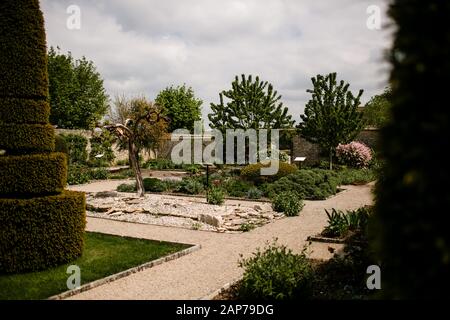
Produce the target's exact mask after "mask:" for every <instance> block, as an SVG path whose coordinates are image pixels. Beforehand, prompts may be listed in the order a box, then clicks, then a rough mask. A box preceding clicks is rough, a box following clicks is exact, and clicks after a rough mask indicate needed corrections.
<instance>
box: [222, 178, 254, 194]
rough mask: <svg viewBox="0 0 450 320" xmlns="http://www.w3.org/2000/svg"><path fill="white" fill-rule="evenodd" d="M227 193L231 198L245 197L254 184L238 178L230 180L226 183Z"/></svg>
mask: <svg viewBox="0 0 450 320" xmlns="http://www.w3.org/2000/svg"><path fill="white" fill-rule="evenodd" d="M224 187H225V191H226V192H227V194H228V195H229V196H231V197H244V196H245V195H246V194H247V192H248V190H249V189H250V188H251V187H252V184H251V183H249V182H247V181H243V180H241V179H238V178H229V179H227V180H226V181H225V183H224Z"/></svg>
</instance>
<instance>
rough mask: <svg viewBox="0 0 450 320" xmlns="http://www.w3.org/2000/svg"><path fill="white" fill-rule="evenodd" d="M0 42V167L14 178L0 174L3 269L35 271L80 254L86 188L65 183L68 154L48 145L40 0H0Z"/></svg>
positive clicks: (50, 141)
mask: <svg viewBox="0 0 450 320" xmlns="http://www.w3.org/2000/svg"><path fill="white" fill-rule="evenodd" d="M0 46H1V49H0V75H1V76H0V109H1V111H0V115H1V117H0V118H1V120H0V149H4V150H6V156H2V157H1V162H0V172H1V173H2V178H1V179H2V180H3V181H7V182H8V183H10V184H11V185H13V184H15V186H10V187H6V186H5V185H4V184H3V181H2V184H1V187H0V273H4V272H8V273H11V272H26V271H36V270H41V269H45V268H49V267H53V266H56V265H58V264H62V263H67V262H70V261H71V260H74V259H76V258H78V257H79V256H81V254H82V251H83V235H84V228H85V225H86V215H85V195H84V193H79V192H71V191H62V187H63V186H64V185H65V180H66V170H67V163H66V158H65V156H64V155H63V154H62V153H52V152H53V151H54V149H55V136H54V128H53V126H52V125H51V124H49V123H48V114H49V106H48V73H47V52H46V43H45V29H44V19H43V15H42V12H41V11H40V9H39V1H38V0H26V1H25V0H2V1H1V2H0ZM13 162H16V163H13ZM4 173H5V176H6V177H5V176H3V174H4ZM5 178H7V179H8V180H9V181H8V180H4V179H5ZM12 191H14V194H11V192H12ZM49 193H56V194H55V195H49ZM25 195H26V196H25ZM30 195H31V196H32V197H30ZM2 289H3V288H2Z"/></svg>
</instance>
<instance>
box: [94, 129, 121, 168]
mask: <svg viewBox="0 0 450 320" xmlns="http://www.w3.org/2000/svg"><path fill="white" fill-rule="evenodd" d="M114 139H115V138H114V136H113V135H112V134H111V133H110V132H109V131H107V130H103V131H102V133H101V134H94V135H93V136H92V137H91V139H90V140H89V142H90V144H91V151H90V152H89V165H90V166H93V167H108V166H109V165H110V164H111V162H112V161H113V160H114V159H115V157H116V156H115V154H114V151H113V149H112V145H113V143H114Z"/></svg>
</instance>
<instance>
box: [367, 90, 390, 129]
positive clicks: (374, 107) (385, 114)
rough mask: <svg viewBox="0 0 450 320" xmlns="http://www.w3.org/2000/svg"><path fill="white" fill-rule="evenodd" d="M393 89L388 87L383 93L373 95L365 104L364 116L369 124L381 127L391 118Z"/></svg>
mask: <svg viewBox="0 0 450 320" xmlns="http://www.w3.org/2000/svg"><path fill="white" fill-rule="evenodd" d="M391 96H392V90H391V88H390V87H388V88H386V89H385V90H384V92H383V93H382V94H379V95H376V96H373V97H372V98H370V100H369V102H367V103H366V105H365V106H364V111H363V114H364V116H363V118H364V122H365V123H366V124H367V125H370V126H374V127H378V128H381V127H383V126H384V125H385V124H386V123H388V122H389V120H390V119H391V105H392V104H391Z"/></svg>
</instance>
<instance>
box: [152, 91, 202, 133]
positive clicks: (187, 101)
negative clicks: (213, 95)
mask: <svg viewBox="0 0 450 320" xmlns="http://www.w3.org/2000/svg"><path fill="white" fill-rule="evenodd" d="M155 103H156V104H158V105H159V106H161V107H162V109H163V110H164V114H165V115H166V116H168V117H169V118H170V123H169V129H168V130H169V132H173V131H174V130H176V129H187V130H189V131H190V132H193V130H194V122H195V121H200V120H201V106H202V103H203V101H202V100H200V99H197V98H196V97H195V95H194V91H193V90H192V88H191V87H189V88H188V87H186V85H183V86H178V87H176V88H175V87H173V86H171V87H168V88H165V89H164V90H162V91H161V92H160V93H159V94H158V96H157V97H156V99H155Z"/></svg>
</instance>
